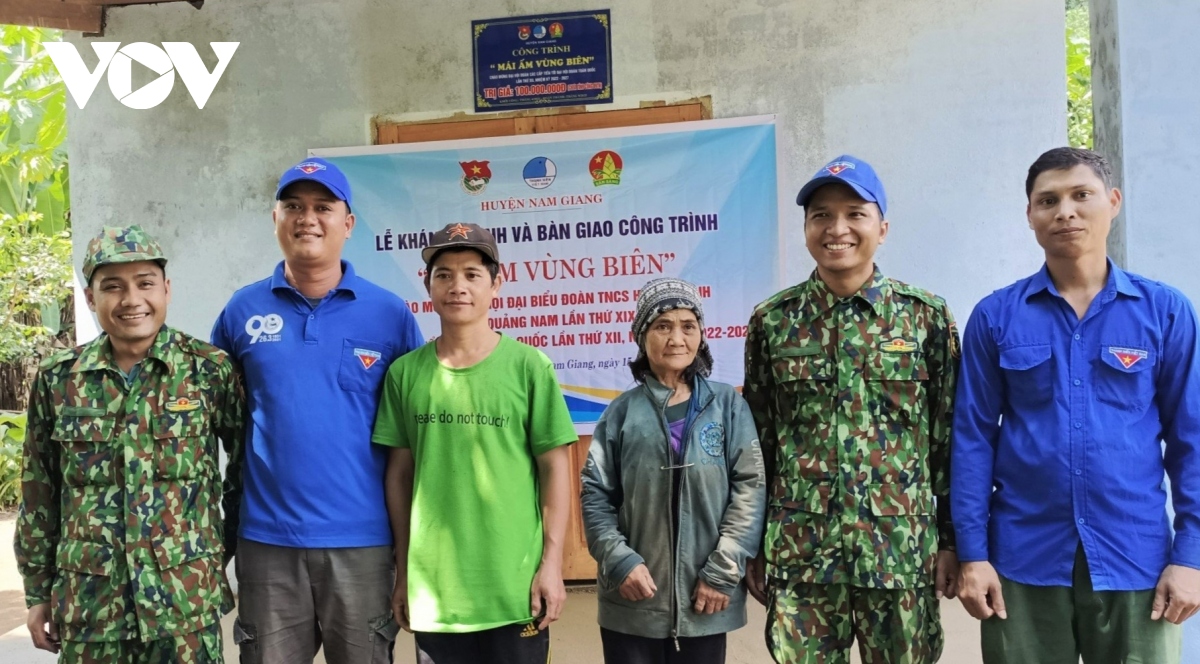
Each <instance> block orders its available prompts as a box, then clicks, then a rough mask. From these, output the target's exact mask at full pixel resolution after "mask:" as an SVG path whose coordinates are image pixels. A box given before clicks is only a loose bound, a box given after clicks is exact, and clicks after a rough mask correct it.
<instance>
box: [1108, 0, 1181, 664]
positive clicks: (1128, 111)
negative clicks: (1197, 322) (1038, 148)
mask: <svg viewBox="0 0 1200 664" xmlns="http://www.w3.org/2000/svg"><path fill="white" fill-rule="evenodd" d="M1091 16H1092V19H1091V20H1092V86H1093V93H1092V96H1093V103H1094V104H1095V106H1096V149H1097V150H1100V151H1101V152H1103V153H1104V154H1106V155H1108V156H1109V158H1110V159H1112V160H1113V162H1114V163H1113V167H1114V171H1115V173H1116V174H1117V175H1118V182H1117V185H1118V186H1120V187H1121V188H1122V190H1123V192H1124V194H1125V205H1124V210H1123V212H1122V214H1121V219H1120V222H1119V223H1118V224H1117V225H1116V226H1114V229H1113V234H1112V236H1111V237H1110V238H1109V250H1110V253H1112V255H1113V256H1114V257H1115V258H1117V259H1118V260H1121V261H1122V264H1123V265H1124V266H1125V268H1126V269H1129V270H1132V271H1134V272H1139V273H1141V274H1144V275H1146V276H1148V277H1151V278H1154V279H1161V280H1163V281H1166V282H1167V283H1169V284H1171V285H1173V286H1176V287H1177V288H1179V289H1181V290H1182V291H1183V292H1184V294H1186V295H1187V296H1188V297H1189V298H1190V299H1191V300H1192V302H1193V303H1197V302H1200V271H1197V270H1196V268H1195V265H1196V259H1195V257H1196V255H1197V252H1200V230H1197V225H1196V222H1195V220H1196V218H1197V214H1196V213H1195V212H1194V211H1193V209H1192V208H1193V207H1194V206H1193V205H1191V204H1190V202H1189V201H1187V198H1188V197H1189V194H1191V193H1192V192H1194V191H1195V190H1196V182H1197V179H1198V178H1200V112H1197V109H1200V47H1197V46H1196V42H1195V40H1194V37H1193V35H1195V33H1196V31H1197V30H1200V4H1197V3H1196V2H1194V1H1189V0H1156V1H1155V2H1145V1H1143V0H1091ZM1183 661H1185V662H1195V661H1200V621H1197V620H1195V619H1193V620H1191V621H1189V622H1188V623H1186V624H1185V625H1184V653H1183Z"/></svg>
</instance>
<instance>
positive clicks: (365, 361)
mask: <svg viewBox="0 0 1200 664" xmlns="http://www.w3.org/2000/svg"><path fill="white" fill-rule="evenodd" d="M354 356H355V357H357V358H358V361H359V362H362V366H363V370H364V371H365V370H370V368H371V367H373V366H375V363H376V362H378V361H379V359H380V358H381V357H383V355H382V354H380V353H379V352H378V351H373V350H367V349H366V348H355V349H354Z"/></svg>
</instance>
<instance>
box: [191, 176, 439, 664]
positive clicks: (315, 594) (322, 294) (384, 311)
mask: <svg viewBox="0 0 1200 664" xmlns="http://www.w3.org/2000/svg"><path fill="white" fill-rule="evenodd" d="M275 198H276V204H275V208H274V210H273V211H272V213H271V214H272V218H273V219H274V222H275V237H276V239H277V240H278V241H279V247H280V249H282V250H283V257H284V259H283V262H281V263H280V264H279V265H278V266H277V267H276V268H275V274H274V275H272V276H271V277H269V278H267V279H264V280H262V281H259V282H256V283H254V284H251V285H249V286H246V287H245V288H242V289H241V290H239V291H237V292H236V293H234V295H233V297H232V298H231V299H230V300H229V304H227V305H226V306H225V309H224V311H222V312H221V315H220V316H219V317H218V318H217V322H216V325H215V326H214V327H213V333H212V341H213V344H215V345H216V346H218V347H220V348H222V349H224V350H225V351H227V352H228V353H229V354H230V355H232V356H233V357H234V358H235V359H236V360H237V361H238V362H239V363H240V364H241V365H242V367H243V370H244V373H245V377H246V388H247V390H246V391H247V400H248V402H249V407H250V415H251V420H252V424H251V426H250V427H249V428H248V433H247V440H246V461H245V469H244V474H245V477H244V496H243V498H242V509H241V514H240V524H239V535H240V538H239V542H238V545H237V551H236V553H237V566H236V571H237V580H238V591H239V606H238V621H237V623H236V625H235V630H234V639H235V641H236V642H237V643H238V644H239V646H240V648H241V653H242V661H243V662H254V663H259V662H263V663H265V664H296V663H297V662H312V660H313V657H314V656H315V655H316V652H317V649H318V648H319V647H321V646H322V645H323V646H324V649H325V659H326V661H328V662H330V664H348V663H349V662H354V663H355V664H358V663H361V662H375V663H382V662H389V661H391V652H392V645H393V643H394V641H395V636H396V632H397V629H398V628H397V626H396V624H395V621H393V620H391V617H390V606H389V603H390V598H391V593H390V591H391V581H392V573H393V562H392V561H393V558H392V534H391V529H390V524H389V522H388V514H387V507H386V503H385V501H384V493H383V488H384V486H383V476H384V471H385V469H386V466H387V453H386V452H385V451H384V450H383V449H381V448H379V447H378V446H374V445H371V428H372V425H373V424H374V421H375V409H376V406H377V405H378V402H379V395H380V390H381V388H382V384H383V378H384V376H385V375H386V373H387V369H388V366H389V365H390V364H391V363H392V360H395V359H396V358H397V357H400V356H401V355H403V354H404V353H407V352H408V351H410V350H412V349H414V348H416V347H417V346H420V345H421V344H422V343H423V340H422V338H421V333H420V330H419V329H418V328H417V324H416V320H415V319H414V318H413V315H412V312H410V311H409V309H408V306H407V305H406V304H405V303H404V301H403V300H401V299H400V298H399V297H397V296H396V295H394V294H392V293H390V292H388V291H385V290H384V289H382V288H380V287H379V286H376V285H375V284H373V283H371V282H369V281H367V280H365V279H363V278H361V277H358V276H356V275H355V274H354V268H353V267H352V266H351V265H350V263H348V262H346V261H344V260H341V255H342V246H343V245H344V244H345V242H346V239H347V238H349V237H350V233H351V231H352V230H353V229H354V214H353V213H352V212H351V193H350V185H349V183H348V182H347V181H346V177H345V176H344V175H343V174H342V172H341V171H339V170H338V168H337V167H336V166H334V165H333V164H331V163H329V162H327V161H325V160H323V159H315V158H314V159H307V160H305V161H303V162H301V163H299V164H297V165H295V166H293V167H292V168H289V169H288V170H287V171H286V172H284V174H283V176H282V177H281V178H280V179H279V187H278V188H277V189H276V193H275ZM230 516H231V517H234V516H236V515H230Z"/></svg>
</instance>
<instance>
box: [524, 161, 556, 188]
mask: <svg viewBox="0 0 1200 664" xmlns="http://www.w3.org/2000/svg"><path fill="white" fill-rule="evenodd" d="M556 175H558V168H557V167H556V166H555V165H554V162H552V161H550V160H549V159H547V158H545V157H534V158H533V159H530V160H529V163H528V164H525V170H523V171H521V177H523V178H525V184H527V185H529V186H531V187H533V188H534V189H545V188H546V187H549V186H550V184H551V183H552V182H554V177H555V176H556Z"/></svg>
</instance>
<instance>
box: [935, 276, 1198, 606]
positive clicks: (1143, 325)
mask: <svg viewBox="0 0 1200 664" xmlns="http://www.w3.org/2000/svg"><path fill="white" fill-rule="evenodd" d="M1108 270H1109V274H1108V281H1107V283H1106V285H1105V287H1104V289H1103V290H1101V291H1100V293H1098V294H1097V295H1096V298H1095V299H1094V300H1093V301H1092V303H1091V306H1089V307H1088V311H1087V314H1086V315H1085V316H1084V317H1083V319H1082V320H1080V319H1079V318H1078V317H1077V316H1076V315H1075V311H1074V310H1073V309H1072V308H1071V305H1070V304H1068V303H1067V301H1066V300H1065V299H1064V298H1063V297H1062V296H1061V295H1060V294H1059V293H1058V290H1057V289H1056V288H1055V287H1054V283H1053V282H1052V281H1051V279H1050V274H1049V272H1048V271H1047V270H1046V268H1045V267H1043V268H1042V270H1041V271H1040V272H1038V273H1037V274H1035V275H1033V276H1032V277H1029V278H1028V279H1023V280H1021V281H1018V282H1017V283H1015V284H1013V285H1012V286H1009V287H1008V288H1005V289H1003V290H999V291H996V292H995V293H993V294H992V295H990V296H988V297H987V298H985V299H984V300H983V301H982V302H980V303H979V306H977V307H976V308H975V311H974V313H972V314H971V319H970V321H969V322H968V323H967V328H966V331H965V333H964V335H963V348H962V370H961V372H960V373H959V378H958V397H957V400H956V402H955V407H954V431H953V448H952V453H951V466H952V468H951V473H950V477H951V492H950V503H951V508H952V512H953V516H954V527H955V532H956V534H957V541H958V557H959V559H960V560H962V561H964V562H973V561H981V560H988V561H990V562H991V563H992V565H993V566H994V567H995V568H996V571H997V572H999V573H1000V574H1001V575H1002V576H1004V577H1006V578H1008V579H1010V580H1013V581H1016V582H1018V583H1024V584H1027V585H1035V586H1070V585H1072V576H1071V575H1072V570H1073V568H1074V560H1075V551H1076V549H1077V548H1078V547H1079V545H1080V544H1082V545H1083V550H1084V553H1085V554H1086V555H1087V561H1088V568H1089V569H1090V570H1091V576H1092V583H1093V585H1094V586H1095V588H1096V589H1097V590H1122V591H1129V590H1148V589H1151V588H1154V586H1155V584H1156V583H1157V582H1158V577H1159V575H1160V574H1161V573H1162V571H1163V568H1164V567H1165V566H1166V565H1167V564H1168V563H1173V564H1178V565H1185V566H1187V567H1196V568H1200V502H1198V501H1200V345H1198V342H1197V324H1196V314H1195V311H1194V310H1193V309H1192V305H1191V304H1190V303H1189V302H1188V300H1187V298H1185V297H1184V296H1183V295H1182V294H1181V293H1180V292H1179V291H1177V290H1175V289H1173V288H1171V287H1169V286H1166V285H1164V284H1161V283H1159V282H1157V281H1152V280H1150V279H1146V278H1144V277H1140V276H1138V275H1135V274H1129V273H1126V272H1124V271H1122V270H1121V269H1120V268H1118V267H1117V266H1115V265H1113V264H1112V262H1111V261H1110V262H1109V265H1108ZM1163 443H1165V446H1164V445H1163ZM1164 471H1165V474H1166V475H1167V476H1169V477H1170V480H1171V489H1172V491H1173V499H1174V508H1175V523H1174V526H1175V532H1174V537H1173V538H1172V532H1171V528H1170V525H1169V524H1168V521H1167V512H1166V501H1167V492H1166V488H1165V486H1164V482H1163V477H1164Z"/></svg>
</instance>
